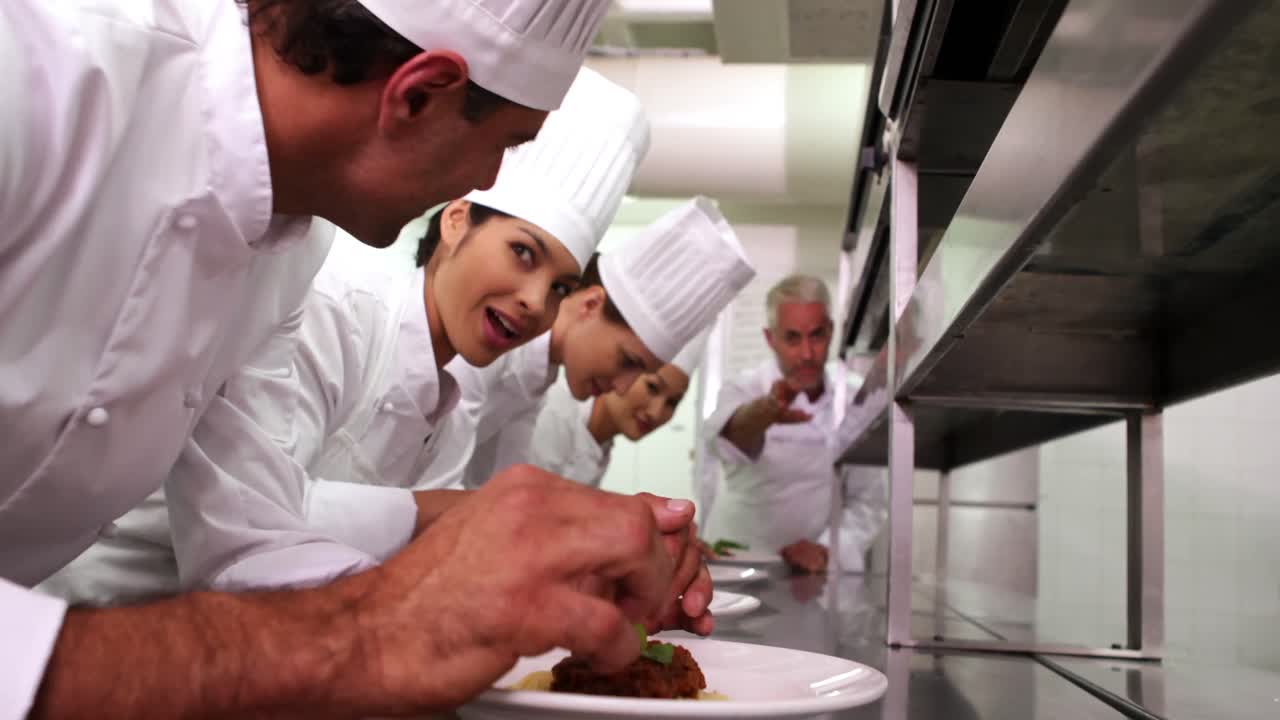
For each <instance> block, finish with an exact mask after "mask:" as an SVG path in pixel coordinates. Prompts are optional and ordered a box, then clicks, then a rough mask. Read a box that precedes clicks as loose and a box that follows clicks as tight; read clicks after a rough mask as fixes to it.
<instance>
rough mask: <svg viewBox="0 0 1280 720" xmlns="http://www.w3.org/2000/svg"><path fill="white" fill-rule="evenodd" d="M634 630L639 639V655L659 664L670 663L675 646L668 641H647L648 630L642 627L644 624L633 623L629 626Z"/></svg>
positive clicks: (674, 652) (673, 656)
mask: <svg viewBox="0 0 1280 720" xmlns="http://www.w3.org/2000/svg"><path fill="white" fill-rule="evenodd" d="M631 627H632V628H634V629H635V631H636V637H637V638H639V640H640V657H643V658H648V659H649V660H652V661H654V662H656V663H658V664H659V665H670V664H671V660H672V659H673V658H675V655H676V646H675V645H671V644H668V643H662V642H657V641H656V640H655V641H653V642H650V641H649V632H648V631H647V630H645V629H644V625H641V624H640V623H635V624H634V625H632V626H631Z"/></svg>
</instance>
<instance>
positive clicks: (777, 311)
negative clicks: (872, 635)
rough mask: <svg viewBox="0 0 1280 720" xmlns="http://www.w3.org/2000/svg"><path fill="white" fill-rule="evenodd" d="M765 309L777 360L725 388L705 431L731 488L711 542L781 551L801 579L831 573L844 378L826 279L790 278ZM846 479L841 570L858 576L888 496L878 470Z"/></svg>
mask: <svg viewBox="0 0 1280 720" xmlns="http://www.w3.org/2000/svg"><path fill="white" fill-rule="evenodd" d="M765 307H766V310H767V312H768V321H769V326H768V327H766V328H765V329H764V338H765V342H766V343H768V345H769V349H770V350H772V351H773V357H771V358H770V359H769V360H767V361H765V362H764V363H762V364H760V365H759V366H758V367H756V368H753V369H751V370H748V371H746V372H744V373H743V374H742V375H740V376H739V377H737V378H735V379H733V380H731V381H729V382H727V383H726V384H725V386H724V387H723V388H722V389H721V390H720V396H719V400H718V403H717V407H716V411H715V413H714V414H713V415H712V416H711V418H710V419H709V420H708V421H707V424H706V426H705V430H704V432H705V435H704V438H703V439H704V442H707V443H708V448H709V451H710V453H711V455H712V456H713V457H715V458H716V459H717V460H718V461H719V463H720V466H721V468H722V470H723V476H724V486H723V491H722V492H720V493H717V495H718V496H717V497H716V499H715V502H714V504H713V505H712V507H711V508H710V513H709V517H708V522H707V529H706V532H705V534H704V537H705V538H707V539H708V540H712V541H714V540H718V539H722V538H723V539H727V540H733V541H735V542H738V543H741V544H745V545H748V546H749V547H750V548H751V549H752V550H758V551H764V552H777V553H779V554H781V556H782V558H783V559H784V560H785V561H786V562H787V564H788V565H789V566H791V568H792V569H794V570H797V571H800V572H806V573H816V572H825V571H826V569H827V566H828V562H829V561H830V559H831V540H830V537H829V525H830V507H831V497H832V486H833V483H834V481H835V478H836V472H837V470H836V469H835V467H834V460H835V452H834V449H833V448H832V445H833V443H832V442H831V437H832V435H833V433H834V430H835V427H834V421H833V418H832V412H833V403H834V396H835V392H834V388H835V383H836V382H837V381H838V380H837V378H838V377H839V376H838V374H837V373H836V369H835V367H834V366H828V365H827V351H828V349H829V347H830V345H831V334H832V320H831V297H830V293H829V292H828V291H827V286H826V284H825V283H823V281H822V280H821V279H819V278H816V277H811V276H808V275H792V276H790V277H787V278H785V279H783V280H782V281H781V282H779V283H778V284H777V285H775V286H774V287H773V288H772V289H771V290H770V291H769V293H768V295H767V296H766V300H765ZM840 472H841V474H842V476H843V479H844V483H845V496H846V504H845V507H844V510H843V512H842V514H841V522H840V529H839V542H840V553H841V554H840V563H841V567H842V568H843V569H844V570H848V571H854V572H860V571H862V569H863V558H864V556H865V554H866V551H867V549H868V548H869V547H870V544H871V542H872V541H873V540H874V539H875V536H876V534H877V533H878V532H879V531H880V527H881V525H883V524H884V521H885V518H886V515H887V494H886V493H887V488H886V483H885V481H884V476H883V473H882V472H880V471H878V470H872V469H868V468H859V469H851V468H844V469H841V470H840Z"/></svg>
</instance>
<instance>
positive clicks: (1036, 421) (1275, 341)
mask: <svg viewBox="0 0 1280 720" xmlns="http://www.w3.org/2000/svg"><path fill="white" fill-rule="evenodd" d="M898 10H899V12H898V15H897V17H895V18H894V26H893V28H892V41H891V43H890V46H889V50H888V53H887V56H886V58H885V59H884V62H883V67H882V68H881V69H882V71H883V72H882V78H883V79H882V82H881V86H880V97H879V99H880V107H881V109H882V110H883V111H884V113H885V117H884V118H883V119H882V125H883V128H884V130H885V132H884V137H885V140H884V145H885V147H884V148H883V150H884V156H885V157H886V158H887V161H886V162H885V163H884V164H883V166H875V167H869V168H865V169H863V170H862V171H861V172H860V173H859V175H858V179H857V180H856V183H855V193H856V194H857V196H858V197H857V202H856V203H855V205H856V206H857V207H860V208H862V209H863V212H862V213H861V214H860V216H859V218H858V220H859V222H860V223H862V225H861V226H859V227H856V228H854V229H853V232H851V233H850V236H851V237H854V238H856V239H857V241H858V243H860V246H858V247H855V251H858V252H861V253H862V255H863V257H864V258H865V259H866V261H867V262H865V263H864V265H863V267H862V271H861V277H860V278H858V285H857V287H855V288H854V291H853V292H852V293H851V298H850V302H851V305H850V312H848V313H846V317H848V318H849V319H850V324H849V326H848V327H847V328H846V333H845V337H846V350H847V351H852V352H855V353H861V354H868V353H872V352H874V353H875V360H874V362H873V363H872V364H871V368H870V371H869V372H868V373H867V379H866V381H865V383H864V385H863V387H862V388H861V389H860V390H859V391H858V392H857V393H855V395H854V397H853V399H852V401H851V403H850V405H849V406H848V408H847V411H846V413H845V415H844V420H843V422H842V425H841V427H840V428H839V430H838V433H837V443H838V444H837V448H838V449H839V450H840V451H841V452H840V453H839V455H840V458H841V460H842V461H843V462H852V463H869V464H883V465H887V466H888V468H889V475H890V483H891V492H890V549H889V556H890V598H891V600H890V612H889V626H888V630H887V637H888V640H889V642H890V643H893V644H899V645H903V646H915V647H939V646H940V644H939V643H938V642H936V641H932V640H928V639H925V640H921V639H920V638H919V637H917V635H916V634H915V632H914V630H915V629H914V628H913V626H912V625H913V624H912V622H911V620H910V617H909V607H908V600H907V596H908V595H909V594H910V589H909V588H910V582H911V563H912V558H911V513H912V510H911V502H910V499H911V483H912V482H913V481H912V477H913V474H914V471H915V469H916V468H917V467H928V468H935V469H938V470H941V471H943V472H944V473H947V472H950V471H951V470H953V469H954V468H957V467H959V466H962V465H965V464H968V463H973V462H977V461H980V460H985V459H988V458H992V457H995V456H997V455H1001V454H1003V453H1007V452H1009V451H1012V450H1016V449H1019V448H1023V447H1029V446H1034V445H1037V444H1041V443H1043V442H1046V441H1049V440H1052V439H1055V438H1058V437H1062V436H1064V435H1068V434H1071V433H1075V432H1079V431H1081V430H1085V429H1088V428H1091V427H1095V426H1097V425H1100V424H1103V423H1107V422H1111V421H1115V420H1117V419H1123V420H1124V421H1125V423H1126V426H1127V428H1128V444H1127V453H1128V491H1129V495H1128V503H1127V512H1128V524H1127V541H1128V552H1129V555H1128V568H1129V570H1128V586H1127V594H1128V605H1127V608H1126V610H1127V624H1128V632H1127V634H1126V637H1125V638H1124V643H1123V644H1122V645H1121V647H1120V648H1119V652H1117V651H1116V650H1114V649H1112V648H1109V647H1098V646H1078V647H1063V646H1062V645H1060V644H1058V645H1052V646H1051V645H1048V644H1046V643H1044V642H1042V641H1041V640H1040V639H1038V638H1034V637H1033V638H1032V639H1031V640H1026V641H1024V640H1019V639H1016V638H1004V639H1003V640H1002V641H1000V642H993V643H985V645H989V646H990V647H981V648H975V649H989V650H1003V651H1015V652H1016V651H1026V650H1039V651H1043V652H1053V653H1067V654H1070V653H1088V654H1094V655H1098V656H1115V655H1117V654H1120V655H1130V656H1133V657H1141V658H1144V659H1159V658H1161V657H1162V655H1163V627H1164V603H1163V563H1164V549H1163V542H1164V539H1163V514H1164V499H1163V482H1164V481H1163V429H1162V428H1163V423H1162V416H1161V412H1162V410H1163V408H1164V407H1166V406H1168V405H1169V404H1171V403H1176V402H1180V401H1183V400H1186V399H1189V398H1193V397H1197V396H1199V395H1203V394H1205V393H1208V392H1212V391H1214V390H1218V389H1221V388H1224V387H1227V386H1230V385H1233V384H1237V383H1240V382H1243V381H1246V380H1249V379H1253V378H1256V377H1258V376H1260V375H1263V374H1267V373H1272V372H1276V371H1277V370H1280V334H1277V333H1272V332H1268V331H1267V330H1266V325H1267V324H1268V321H1269V320H1270V318H1269V317H1268V314H1269V313H1268V311H1269V310H1274V309H1278V308H1280V243H1278V242H1276V240H1275V238H1276V231H1277V229H1280V143H1276V142H1274V141H1273V139H1272V130H1273V128H1274V127H1276V126H1277V125H1278V123H1277V122H1276V120H1277V119H1278V118H1280V83H1278V82H1276V78H1277V77H1280V54H1277V53H1276V51H1275V38H1276V37H1277V36H1280V0H1129V1H1128V2H1124V3H1115V2H1108V1H1107V0H1069V1H1067V0H1020V1H1015V2H1009V3H1000V4H998V5H997V6H990V5H983V8H982V9H976V7H975V6H973V5H960V4H957V3H954V2H952V1H951V0H918V1H917V2H914V3H912V2H902V3H899V4H898ZM983 12H986V13H987V14H986V15H982V14H981V13H983ZM1050 30H1051V32H1050ZM940 514H942V510H941V508H940ZM894 598H896V599H894ZM968 645H972V643H967V644H966V646H968Z"/></svg>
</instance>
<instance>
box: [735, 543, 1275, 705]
mask: <svg viewBox="0 0 1280 720" xmlns="http://www.w3.org/2000/svg"><path fill="white" fill-rule="evenodd" d="M776 570H777V571H778V572H780V571H781V569H780V568H776ZM731 589H732V590H733V591H735V592H742V593H748V594H751V595H755V596H756V597H758V598H760V600H761V602H762V603H763V604H762V607H761V608H760V609H759V610H757V611H756V612H754V613H751V614H748V615H745V616H743V617H741V618H736V619H721V620H719V621H718V625H717V628H716V631H715V633H714V634H713V637H715V638H718V639H722V640H735V641H739V642H750V643H759V644H766V645H775V646H779V647H788V648H795V649H797V650H808V651H811V652H821V653H827V654H831V655H837V656H840V657H845V658H849V659H851V660H857V661H858V662H862V663H865V664H867V665H870V666H871V667H874V668H877V669H878V670H880V671H881V672H884V673H885V674H886V675H887V676H888V677H889V692H888V694H887V695H886V696H885V698H884V699H883V700H881V701H880V702H877V703H875V704H873V705H869V706H865V707H862V708H856V709H854V710H851V711H848V712H845V713H842V714H839V715H835V716H832V718H833V720H835V719H836V718H838V719H839V720H846V719H853V718H857V719H858V720H870V719H872V718H875V719H877V720H924V719H926V718H930V719H932V718H945V719H947V720H967V719H969V718H973V719H975V720H997V719H998V720H1004V719H1006V718H1008V719H1009V720H1014V719H1017V720H1028V719H1036V718H1043V719H1048V718H1053V719H1055V720H1056V719H1058V718H1064V719H1065V718H1069V719H1071V720H1076V719H1083V720H1091V719H1093V718H1122V717H1126V715H1129V716H1133V717H1158V718H1168V719H1169V720H1200V719H1202V718H1203V719H1205V720H1209V719H1212V720H1263V719H1264V718H1265V719H1266V720H1275V718H1277V717H1280V674H1275V673H1268V672H1264V671H1262V670H1258V669H1253V668H1247V667H1225V666H1208V665H1198V664H1194V663H1189V662H1187V661H1180V660H1176V659H1168V660H1166V661H1165V662H1164V663H1150V662H1123V661H1113V660H1104V659H1092V658H1066V657H1053V658H1049V657H1046V656H1031V655H1027V656H1018V655H1008V654H996V653H991V654H979V653H957V652H945V651H922V650H906V649H904V650H894V649H890V648H888V647H886V646H885V644H884V637H885V628H886V622H887V615H886V609H885V608H886V605H885V589H886V581H885V579H884V578H883V577H873V578H866V577H863V576H860V575H845V576H842V577H841V578H839V580H831V581H827V580H826V579H825V578H822V577H774V578H770V579H769V580H767V581H764V582H759V583H755V584H751V585H745V586H736V587H733V588H731ZM948 597H955V598H956V600H957V601H958V604H957V603H952V602H950V601H948V600H947V598H948ZM939 600H942V601H943V602H942V603H939ZM1034 603H1035V600H1034V598H1015V597H1011V594H1010V593H1009V592H1008V591H1007V590H999V591H998V590H996V589H994V588H986V589H984V587H983V586H981V585H976V584H973V583H968V584H965V585H963V586H957V587H955V588H952V589H951V590H950V592H949V593H948V594H939V593H938V592H937V588H936V587H934V586H930V585H926V584H923V583H921V584H917V586H916V587H915V590H914V593H913V597H912V626H913V627H912V629H913V631H914V634H915V635H917V636H935V635H936V636H943V637H946V638H954V639H969V640H989V639H997V638H999V637H1000V636H1001V635H1008V634H1010V633H1013V632H1017V630H1018V628H1025V627H1026V625H1025V624H1024V622H1023V621H1024V619H1025V617H1026V616H1027V615H1028V613H1030V612H1032V611H1030V610H1029V609H1028V608H1029V607H1031V606H1033V605H1034ZM966 607H968V608H971V609H972V608H975V607H981V608H985V609H986V610H985V614H982V617H975V616H974V615H971V614H970V612H969V611H968V610H966V609H965V608H966ZM1006 611H1008V612H1007V613H1006ZM1002 613H1006V614H1008V615H1009V617H1007V618H1002V617H1001V615H1002ZM968 618H973V619H972V620H970V619H968ZM1108 702H1110V703H1112V704H1108ZM1117 708H1124V712H1122V711H1121V710H1120V709H1117Z"/></svg>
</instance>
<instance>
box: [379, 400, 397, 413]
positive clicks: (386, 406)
mask: <svg viewBox="0 0 1280 720" xmlns="http://www.w3.org/2000/svg"><path fill="white" fill-rule="evenodd" d="M395 409H396V404H395V403H391V402H385V403H382V412H391V411H393V410H395Z"/></svg>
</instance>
